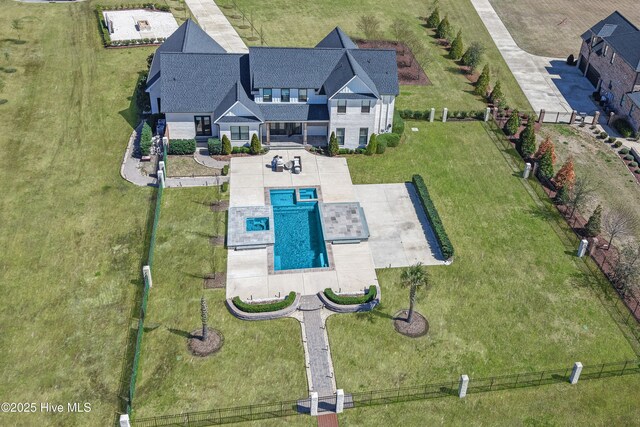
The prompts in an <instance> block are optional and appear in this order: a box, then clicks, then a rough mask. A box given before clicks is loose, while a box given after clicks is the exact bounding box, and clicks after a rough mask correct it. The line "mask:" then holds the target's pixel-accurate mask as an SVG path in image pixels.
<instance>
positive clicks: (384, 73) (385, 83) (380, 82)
mask: <svg viewBox="0 0 640 427" xmlns="http://www.w3.org/2000/svg"><path fill="white" fill-rule="evenodd" d="M349 53H351V55H353V57H354V58H355V60H356V61H358V64H360V66H362V69H363V70H364V72H365V73H367V75H368V76H369V77H370V78H371V80H372V81H373V82H374V83H375V85H376V88H377V89H378V92H379V93H380V94H381V95H394V96H398V95H399V94H400V85H399V83H398V65H397V62H396V52H395V51H394V50H389V49H358V50H350V51H349Z"/></svg>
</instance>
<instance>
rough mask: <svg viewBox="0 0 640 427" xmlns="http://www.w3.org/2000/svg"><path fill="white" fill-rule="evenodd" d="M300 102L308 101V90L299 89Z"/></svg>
mask: <svg viewBox="0 0 640 427" xmlns="http://www.w3.org/2000/svg"><path fill="white" fill-rule="evenodd" d="M298 102H307V90H306V89H298Z"/></svg>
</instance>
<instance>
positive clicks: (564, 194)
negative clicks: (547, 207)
mask: <svg viewBox="0 0 640 427" xmlns="http://www.w3.org/2000/svg"><path fill="white" fill-rule="evenodd" d="M553 201H554V202H555V203H557V204H559V205H566V204H567V203H569V189H567V187H560V189H559V190H558V192H557V193H556V197H555V198H554V199H553Z"/></svg>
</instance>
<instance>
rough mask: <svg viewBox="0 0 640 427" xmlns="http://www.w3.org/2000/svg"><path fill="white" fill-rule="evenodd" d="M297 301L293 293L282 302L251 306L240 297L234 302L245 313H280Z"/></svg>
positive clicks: (234, 299)
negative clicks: (279, 311)
mask: <svg viewBox="0 0 640 427" xmlns="http://www.w3.org/2000/svg"><path fill="white" fill-rule="evenodd" d="M295 299H296V293H295V292H293V291H291V292H289V295H287V296H286V298H285V299H283V300H282V301H276V302H269V303H266V304H249V303H246V302H244V301H242V300H241V299H240V297H235V298H233V300H232V301H233V305H235V306H236V307H237V308H238V310H241V311H244V312H245V313H267V312H269V311H278V310H282V309H284V308H287V307H289V306H290V305H291V304H293V301H295Z"/></svg>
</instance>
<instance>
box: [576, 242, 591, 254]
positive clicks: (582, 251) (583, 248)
mask: <svg viewBox="0 0 640 427" xmlns="http://www.w3.org/2000/svg"><path fill="white" fill-rule="evenodd" d="M588 246H589V241H588V240H587V239H582V240H580V246H578V257H579V258H582V257H583V256H584V254H585V253H587V247H588Z"/></svg>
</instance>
